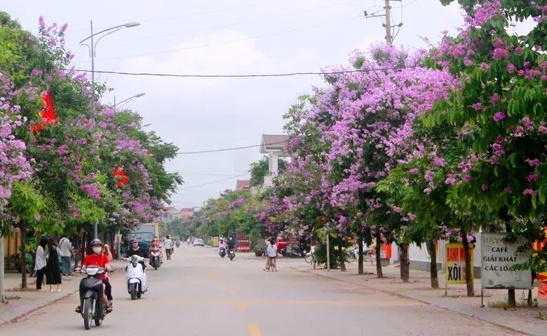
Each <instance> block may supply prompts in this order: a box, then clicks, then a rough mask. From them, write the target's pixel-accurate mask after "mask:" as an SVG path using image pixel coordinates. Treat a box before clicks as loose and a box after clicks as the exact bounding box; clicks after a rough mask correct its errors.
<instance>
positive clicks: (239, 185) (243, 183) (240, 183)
mask: <svg viewBox="0 0 547 336" xmlns="http://www.w3.org/2000/svg"><path fill="white" fill-rule="evenodd" d="M250 186H251V181H250V180H237V182H236V190H240V189H247V188H249V187H250Z"/></svg>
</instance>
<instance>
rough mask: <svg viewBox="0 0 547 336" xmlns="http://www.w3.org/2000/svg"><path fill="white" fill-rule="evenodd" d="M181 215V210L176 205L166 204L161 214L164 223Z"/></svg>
mask: <svg viewBox="0 0 547 336" xmlns="http://www.w3.org/2000/svg"><path fill="white" fill-rule="evenodd" d="M178 217H179V211H178V210H177V208H175V207H174V206H166V207H164V208H163V212H162V214H161V221H162V222H164V223H169V222H170V221H172V220H174V219H176V218H178Z"/></svg>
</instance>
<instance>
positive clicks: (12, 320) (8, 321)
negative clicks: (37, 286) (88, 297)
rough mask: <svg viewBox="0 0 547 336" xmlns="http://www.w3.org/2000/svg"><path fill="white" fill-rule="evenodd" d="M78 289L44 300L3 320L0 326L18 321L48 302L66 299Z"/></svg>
mask: <svg viewBox="0 0 547 336" xmlns="http://www.w3.org/2000/svg"><path fill="white" fill-rule="evenodd" d="M77 291H78V290H73V291H69V292H64V293H63V295H61V296H60V297H58V298H56V299H55V300H52V301H48V302H44V303H43V304H41V305H38V306H36V307H33V308H31V309H29V310H27V311H25V312H23V313H21V314H19V315H17V316H15V317H12V318H11V319H9V320H7V321H4V322H0V327H1V326H3V325H6V324H13V323H17V321H19V320H20V319H23V318H25V317H27V316H29V315H30V314H32V313H34V312H36V311H38V310H40V309H42V308H45V307H46V306H49V305H50V304H55V303H57V302H59V301H61V300H63V299H66V298H67V297H68V296H70V295H72V294H74V293H76V292H77Z"/></svg>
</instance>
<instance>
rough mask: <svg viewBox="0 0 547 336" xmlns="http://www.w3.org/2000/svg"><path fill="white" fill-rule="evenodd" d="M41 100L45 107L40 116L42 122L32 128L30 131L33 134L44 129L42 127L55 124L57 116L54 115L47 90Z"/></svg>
mask: <svg viewBox="0 0 547 336" xmlns="http://www.w3.org/2000/svg"><path fill="white" fill-rule="evenodd" d="M42 99H43V100H44V103H45V106H44V108H43V109H42V112H41V114H40V117H41V118H42V120H41V121H40V123H39V124H36V125H34V126H32V131H33V132H34V133H36V132H40V131H41V130H42V129H43V128H44V125H49V124H55V123H57V114H56V113H55V108H54V107H53V101H52V100H51V94H50V92H49V90H47V91H46V92H44V94H43V95H42Z"/></svg>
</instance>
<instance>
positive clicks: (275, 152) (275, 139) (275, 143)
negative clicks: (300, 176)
mask: <svg viewBox="0 0 547 336" xmlns="http://www.w3.org/2000/svg"><path fill="white" fill-rule="evenodd" d="M288 144H289V136H288V135H286V134H263V135H262V142H261V143H260V153H262V154H268V160H269V174H268V175H267V176H266V177H265V178H264V186H265V187H268V186H270V185H271V183H272V179H273V178H274V177H276V176H277V173H278V170H279V169H278V161H279V158H280V157H286V156H288V153H287V146H288Z"/></svg>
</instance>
